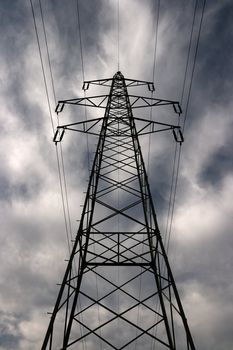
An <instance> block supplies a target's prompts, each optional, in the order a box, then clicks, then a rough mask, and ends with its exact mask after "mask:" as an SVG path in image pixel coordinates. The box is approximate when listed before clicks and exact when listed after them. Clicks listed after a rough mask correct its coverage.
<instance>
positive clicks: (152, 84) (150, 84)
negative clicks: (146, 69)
mask: <svg viewBox="0 0 233 350" xmlns="http://www.w3.org/2000/svg"><path fill="white" fill-rule="evenodd" d="M147 86H148V90H149V91H151V92H153V91H155V86H154V83H148V84H147Z"/></svg>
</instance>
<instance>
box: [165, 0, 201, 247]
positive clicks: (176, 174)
mask: <svg viewBox="0 0 233 350" xmlns="http://www.w3.org/2000/svg"><path fill="white" fill-rule="evenodd" d="M197 3H198V1H196V4H195V9H194V15H193V22H192V29H191V35H190V42H189V49H188V56H187V62H186V68H185V75H184V82H183V88H182V95H181V98H182V100H183V96H184V89H185V84H186V78H187V67H188V63H189V58H190V48H191V41H192V37H193V28H194V21H195V17H196V12H197ZM205 5H206V0H204V1H203V6H202V12H201V19H200V24H199V29H198V37H197V43H196V48H195V54H194V61H193V67H192V73H191V80H190V85H189V90H188V98H187V102H186V108H185V116H184V123H183V127H182V131H183V133H184V128H185V122H186V119H187V112H188V107H189V102H190V96H191V89H192V83H193V76H194V71H195V65H196V59H197V53H198V47H199V42H200V34H201V28H202V23H203V17H204V12H205ZM177 148H178V145H177V144H176V150H175V159H176V157H177V152H178V160H177V168H176V173H175V161H174V163H173V164H174V166H173V175H174V173H175V180H173V181H174V182H173V183H174V191H173V201H172V204H171V206H170V210H171V214H170V215H171V219H170V224H169V229H168V239H167V251H168V249H169V243H170V237H171V230H172V223H173V217H174V209H175V199H176V192H177V184H178V175H179V168H180V158H181V145H180V147H179V150H178V151H177ZM167 228H168V225H167Z"/></svg>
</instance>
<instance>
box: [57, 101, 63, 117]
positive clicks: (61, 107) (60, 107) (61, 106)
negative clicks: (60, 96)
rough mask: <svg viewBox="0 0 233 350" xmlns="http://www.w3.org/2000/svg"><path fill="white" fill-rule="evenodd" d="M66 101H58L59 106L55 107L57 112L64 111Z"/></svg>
mask: <svg viewBox="0 0 233 350" xmlns="http://www.w3.org/2000/svg"><path fill="white" fill-rule="evenodd" d="M64 105H65V104H64V103H63V102H59V101H58V104H57V107H56V109H55V112H56V113H57V114H58V113H60V112H62V111H63V108H64Z"/></svg>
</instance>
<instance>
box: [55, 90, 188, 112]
mask: <svg viewBox="0 0 233 350" xmlns="http://www.w3.org/2000/svg"><path fill="white" fill-rule="evenodd" d="M128 96H129V99H130V103H131V109H132V108H144V107H158V106H166V105H172V106H173V109H174V111H175V113H177V114H179V115H180V114H181V113H182V109H181V106H180V104H179V102H178V101H172V100H164V99H160V98H154V97H146V96H137V95H128ZM108 97H109V96H108V95H96V96H91V97H88V96H86V97H79V98H72V99H68V100H61V101H58V104H57V107H56V109H55V112H56V113H57V114H58V113H60V112H62V110H63V108H64V106H65V104H70V105H79V106H86V107H97V108H104V109H105V108H106V104H107V100H108ZM114 97H115V98H116V99H120V98H121V96H120V95H119V96H118V95H116V96H114ZM117 102H118V103H117V104H116V105H115V107H114V105H112V106H111V109H112V110H114V109H119V107H122V108H124V107H125V106H124V105H122V106H119V101H117Z"/></svg>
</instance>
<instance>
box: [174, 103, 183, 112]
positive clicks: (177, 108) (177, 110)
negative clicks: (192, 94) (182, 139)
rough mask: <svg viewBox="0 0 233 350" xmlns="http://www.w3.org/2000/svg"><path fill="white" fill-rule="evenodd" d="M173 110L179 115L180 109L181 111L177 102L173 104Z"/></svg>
mask: <svg viewBox="0 0 233 350" xmlns="http://www.w3.org/2000/svg"><path fill="white" fill-rule="evenodd" d="M173 108H174V111H175V113H177V114H179V115H181V113H182V109H181V106H180V104H179V102H176V103H173Z"/></svg>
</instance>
